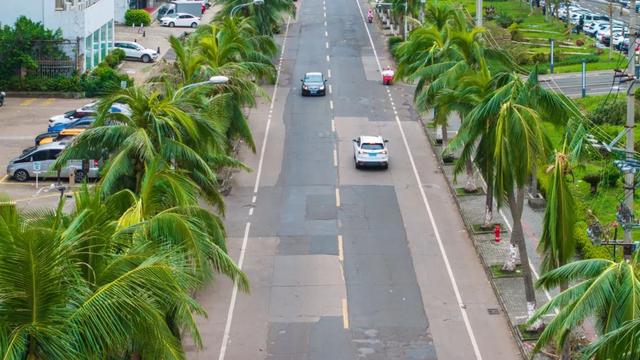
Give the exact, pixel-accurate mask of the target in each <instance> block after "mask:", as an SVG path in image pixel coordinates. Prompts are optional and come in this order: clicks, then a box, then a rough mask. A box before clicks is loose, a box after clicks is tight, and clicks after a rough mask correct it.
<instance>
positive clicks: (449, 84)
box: [389, 2, 640, 359]
mask: <svg viewBox="0 0 640 360" xmlns="http://www.w3.org/2000/svg"><path fill="white" fill-rule="evenodd" d="M501 4H502V3H501ZM515 4H517V2H515ZM505 10H506V9H505ZM526 10H527V11H529V9H528V8H527V9H526ZM417 15H418V14H417V13H411V16H412V17H414V18H417ZM534 20H535V19H531V20H529V21H534ZM522 23H523V24H524V23H525V21H524V20H523V22H522ZM488 26H492V25H491V24H489V25H488ZM509 26H510V25H509ZM545 31H547V30H545ZM490 32H491V31H490V30H487V29H485V28H477V27H475V26H474V24H473V22H472V21H471V19H470V17H469V16H468V13H467V12H465V11H464V9H463V8H462V7H461V6H460V5H459V4H452V3H447V2H443V3H440V4H438V5H428V6H427V7H426V9H425V21H424V22H423V23H422V24H421V25H420V26H418V27H417V28H415V29H413V30H412V31H411V32H410V34H409V35H408V38H407V40H406V41H402V40H401V39H398V38H393V40H390V41H389V45H390V50H391V51H392V54H393V55H394V57H395V58H396V61H397V63H398V70H397V73H396V76H397V77H398V78H399V79H403V80H406V81H408V82H411V83H413V84H415V85H416V90H415V94H414V104H415V107H416V110H417V111H418V112H420V113H425V112H427V111H431V110H432V111H433V112H434V114H435V115H434V119H433V122H434V124H435V125H436V126H438V127H441V128H442V129H443V130H442V132H441V133H442V137H443V139H442V142H443V154H442V155H443V159H444V158H446V157H455V160H454V165H455V172H456V173H457V174H459V175H458V176H462V175H461V174H462V173H465V175H464V176H465V177H466V185H465V191H468V192H474V191H476V189H477V186H476V185H475V180H474V178H473V169H474V167H476V168H477V169H478V170H479V172H480V174H481V175H482V176H483V178H484V180H485V181H486V183H487V194H486V201H485V203H486V210H485V221H484V224H482V226H485V227H488V228H491V227H492V226H493V224H494V223H495V222H494V220H493V214H492V209H493V202H494V201H496V205H497V207H498V208H502V207H508V208H509V210H510V212H511V214H512V217H513V221H514V226H513V231H512V233H511V237H510V246H509V251H508V252H507V254H506V258H505V261H504V265H503V267H502V271H504V272H513V271H516V263H520V264H521V269H522V272H523V275H524V276H523V278H522V279H523V282H524V287H525V295H526V301H527V304H526V305H527V310H528V313H529V318H528V319H527V321H526V324H525V325H524V329H526V331H527V332H530V333H536V332H537V333H538V334H539V339H538V341H537V345H536V348H535V350H537V351H539V350H542V349H543V348H544V347H547V346H551V347H552V348H555V350H556V351H557V353H558V354H561V356H562V358H564V359H568V358H570V356H571V355H570V353H571V352H572V351H573V352H578V353H580V356H582V357H583V358H585V359H590V358H592V356H593V355H594V354H595V355H596V358H598V359H633V358H637V356H638V353H637V349H636V348H635V347H633V346H634V344H635V342H636V341H631V340H628V341H626V342H621V341H620V340H619V339H630V338H634V337H635V338H637V337H638V325H637V323H638V318H640V316H639V314H640V302H639V301H637V299H639V298H640V281H639V277H638V275H640V273H639V270H640V269H639V268H638V264H637V260H636V259H637V256H638V251H636V252H635V253H634V259H633V260H632V261H625V260H622V259H621V257H620V256H616V257H615V258H612V256H611V253H610V250H609V249H607V247H604V246H600V245H599V244H598V242H597V241H595V240H593V238H592V237H589V236H588V235H587V234H588V232H587V224H588V225H592V224H593V223H594V218H593V216H594V214H595V213H597V215H599V216H602V219H600V220H601V223H602V224H604V221H605V220H609V219H611V217H613V216H615V212H616V207H617V205H618V204H619V203H620V200H621V196H622V194H623V191H622V189H621V187H620V182H621V180H620V179H621V172H620V171H619V170H618V169H617V168H616V167H614V166H613V161H612V160H614V159H613V158H612V157H611V156H610V155H609V154H606V153H603V152H601V151H599V150H597V149H595V148H592V147H591V146H590V145H589V144H588V142H587V139H588V136H589V135H593V136H595V137H596V138H598V139H601V140H609V141H610V139H612V138H613V136H615V135H617V134H618V130H620V128H621V126H620V125H621V124H622V116H623V114H624V112H622V113H621V112H620V110H619V107H620V105H619V101H618V100H617V96H616V94H611V95H610V96H609V98H607V99H606V101H604V102H603V101H598V100H595V101H594V99H590V98H587V99H584V100H581V102H580V103H578V104H576V103H575V102H574V101H572V100H570V99H568V98H566V97H565V96H563V95H561V94H558V93H555V92H553V91H551V90H546V89H545V88H543V87H542V86H541V85H540V83H539V82H538V74H539V71H540V69H541V68H544V65H542V66H540V62H534V63H533V64H526V66H524V65H525V64H522V63H520V62H519V61H516V59H515V56H514V53H513V51H511V49H508V48H507V49H505V48H503V47H502V46H497V44H502V42H500V41H499V40H498V41H495V40H494V39H491V38H490V35H489V33H490ZM567 36H572V35H567ZM536 63H537V64H536ZM583 112H584V113H586V115H585V114H584V113H583ZM454 113H456V114H457V115H459V116H460V119H461V126H460V129H459V131H458V133H457V135H456V136H455V137H454V138H452V139H447V136H446V134H447V131H446V129H447V126H448V124H447V122H448V119H449V116H450V115H452V114H454ZM618 114H619V115H620V116H621V118H620V119H618V118H617V117H618ZM612 135H613V136H612ZM532 177H534V178H537V179H538V182H539V183H540V186H541V188H542V192H543V194H544V195H545V197H546V201H547V202H546V210H545V216H544V223H543V229H544V230H543V233H542V234H541V239H540V242H539V246H538V251H539V253H540V255H541V257H542V267H541V269H540V272H541V275H542V276H541V278H540V280H539V281H537V282H536V283H535V284H534V282H533V278H532V274H531V270H530V267H529V263H528V256H527V248H526V246H525V237H524V236H523V230H522V224H521V222H520V219H521V216H522V209H523V206H524V203H525V195H526V190H525V188H526V187H528V186H529V185H530V180H531V178H532ZM592 184H594V185H592ZM605 214H606V215H605ZM621 234H622V231H620V234H619V238H620V237H621V236H622V235H621ZM620 252H621V249H619V250H618V255H621V254H620ZM534 286H536V287H542V288H545V289H552V288H558V289H559V291H560V292H559V294H558V295H557V296H555V297H554V298H553V299H552V301H550V302H549V303H547V304H544V305H543V306H542V307H540V308H538V306H539V305H540V304H537V302H536V298H535V292H534ZM555 309H558V310H559V314H558V315H557V316H555V317H553V318H552V319H551V320H550V322H549V323H548V324H547V325H546V326H545V325H544V324H543V323H542V318H543V316H544V315H546V314H549V313H552V311H553V310H555ZM587 318H594V319H596V324H595V329H596V331H597V332H598V335H601V336H602V337H601V338H600V339H599V340H598V341H597V342H595V343H593V344H591V345H589V346H588V347H586V348H582V349H580V348H575V349H571V343H572V341H571V339H572V336H571V334H572V331H573V330H576V329H577V328H578V327H579V326H580V325H581V324H582V322H583V321H585V320H586V319H587ZM611 334H616V337H614V336H613V335H611Z"/></svg>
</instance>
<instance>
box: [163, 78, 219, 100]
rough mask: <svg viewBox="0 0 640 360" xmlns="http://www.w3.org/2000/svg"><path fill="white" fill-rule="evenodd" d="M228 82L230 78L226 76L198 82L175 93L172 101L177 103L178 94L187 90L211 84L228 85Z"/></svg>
mask: <svg viewBox="0 0 640 360" xmlns="http://www.w3.org/2000/svg"><path fill="white" fill-rule="evenodd" d="M227 82H229V78H228V77H226V76H212V77H210V78H209V80H207V81H202V82H197V83H193V84H189V85H186V86H183V87H181V88H180V89H178V90H176V92H175V93H173V98H172V101H175V100H176V97H178V94H180V93H181V92H184V91H185V90H187V89H191V88H194V87H196V86H202V85H209V84H211V85H217V84H226V83H227Z"/></svg>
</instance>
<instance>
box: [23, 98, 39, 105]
mask: <svg viewBox="0 0 640 360" xmlns="http://www.w3.org/2000/svg"><path fill="white" fill-rule="evenodd" d="M34 101H36V99H26V100H22V102H21V103H20V106H29V105H31V104H32V103H33V102H34Z"/></svg>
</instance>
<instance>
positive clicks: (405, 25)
mask: <svg viewBox="0 0 640 360" xmlns="http://www.w3.org/2000/svg"><path fill="white" fill-rule="evenodd" d="M408 6H409V2H408V1H405V2H404V39H405V40H407V8H408Z"/></svg>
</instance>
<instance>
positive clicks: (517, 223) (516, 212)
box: [505, 187, 542, 331]
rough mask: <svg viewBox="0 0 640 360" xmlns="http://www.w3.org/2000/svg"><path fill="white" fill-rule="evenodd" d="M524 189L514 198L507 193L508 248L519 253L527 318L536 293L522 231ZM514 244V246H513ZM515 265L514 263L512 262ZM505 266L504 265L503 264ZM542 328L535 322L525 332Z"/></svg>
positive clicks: (533, 309) (539, 323)
mask: <svg viewBox="0 0 640 360" xmlns="http://www.w3.org/2000/svg"><path fill="white" fill-rule="evenodd" d="M524 196H525V189H524V187H519V188H518V190H517V191H516V194H515V197H514V194H513V193H511V192H510V193H509V199H508V200H509V209H510V210H511V216H512V217H513V232H512V233H511V243H510V246H514V245H515V246H517V248H518V252H519V253H520V264H522V275H523V277H522V279H523V281H524V293H525V298H526V300H527V315H528V317H529V318H531V316H532V315H533V313H535V311H536V293H535V290H534V288H533V275H532V273H531V267H530V265H529V256H528V254H527V244H526V243H525V240H524V232H523V231H522V222H521V218H522V209H523V207H524ZM514 242H515V244H514ZM514 264H515V261H514ZM505 265H506V264H505ZM514 269H515V265H514ZM541 327H542V321H540V320H538V321H535V322H534V323H533V324H531V326H529V328H528V329H527V330H529V331H538V330H539V329H540V328H541Z"/></svg>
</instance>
